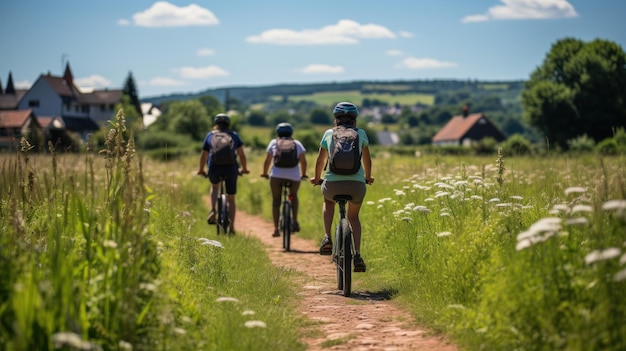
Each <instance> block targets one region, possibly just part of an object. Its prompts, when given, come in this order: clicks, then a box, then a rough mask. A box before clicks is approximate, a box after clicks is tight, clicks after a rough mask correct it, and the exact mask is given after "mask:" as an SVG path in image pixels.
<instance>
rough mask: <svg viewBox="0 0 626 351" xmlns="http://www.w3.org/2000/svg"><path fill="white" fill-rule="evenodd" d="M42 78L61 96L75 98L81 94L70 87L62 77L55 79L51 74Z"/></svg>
mask: <svg viewBox="0 0 626 351" xmlns="http://www.w3.org/2000/svg"><path fill="white" fill-rule="evenodd" d="M42 77H43V79H45V80H46V82H47V83H48V84H49V85H50V86H51V87H52V89H53V90H54V92H55V93H57V94H58V95H59V96H62V97H73V98H75V97H76V96H77V95H79V94H80V92H79V91H78V89H76V87H74V86H71V85H69V84H68V83H67V81H66V80H65V79H63V78H62V77H55V76H51V75H49V74H48V75H45V76H42Z"/></svg>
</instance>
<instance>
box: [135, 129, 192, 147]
mask: <svg viewBox="0 0 626 351" xmlns="http://www.w3.org/2000/svg"><path fill="white" fill-rule="evenodd" d="M136 139H137V140H136V144H135V145H136V147H137V149H140V150H154V149H161V148H177V147H186V146H188V145H189V144H190V143H193V144H197V142H194V141H191V140H190V139H189V137H188V136H186V135H182V134H174V133H171V132H165V131H145V132H141V133H139V134H138V135H137V138H136Z"/></svg>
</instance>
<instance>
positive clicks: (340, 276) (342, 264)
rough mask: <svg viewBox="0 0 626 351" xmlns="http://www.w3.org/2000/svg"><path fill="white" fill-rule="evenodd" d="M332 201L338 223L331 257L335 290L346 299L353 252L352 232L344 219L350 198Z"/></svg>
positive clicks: (350, 287) (350, 285)
mask: <svg viewBox="0 0 626 351" xmlns="http://www.w3.org/2000/svg"><path fill="white" fill-rule="evenodd" d="M333 199H334V200H335V201H336V202H337V204H338V205H339V223H338V224H337V229H336V231H335V245H333V253H332V255H333V256H332V257H333V262H334V263H335V265H336V266H337V288H338V289H339V290H343V296H346V297H348V296H350V293H351V289H352V258H353V257H354V254H355V251H354V239H353V237H352V230H351V229H350V223H349V222H348V218H347V217H346V204H347V202H348V201H349V200H351V199H352V197H351V196H348V195H336V196H335V197H334V198H333Z"/></svg>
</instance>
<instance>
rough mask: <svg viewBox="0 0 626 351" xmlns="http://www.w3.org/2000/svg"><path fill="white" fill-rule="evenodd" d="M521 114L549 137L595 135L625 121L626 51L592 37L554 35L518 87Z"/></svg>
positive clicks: (553, 140) (601, 135)
mask: <svg viewBox="0 0 626 351" xmlns="http://www.w3.org/2000/svg"><path fill="white" fill-rule="evenodd" d="M522 105H523V107H524V118H526V120H527V121H528V123H529V124H530V125H532V126H534V127H536V128H537V129H538V130H539V131H540V132H542V133H543V134H544V135H545V136H546V138H547V139H548V141H549V142H550V143H553V144H554V143H556V144H558V145H560V146H561V147H563V148H567V141H568V140H570V139H573V138H575V137H577V136H580V135H583V134H586V135H588V136H590V137H591V138H593V139H595V140H596V141H600V140H602V139H605V138H607V137H611V136H613V133H614V130H615V129H616V128H618V127H624V126H626V53H624V50H623V49H622V48H621V46H619V45H617V44H616V43H613V42H610V41H607V40H601V39H596V40H594V41H591V42H583V41H581V40H578V39H574V38H565V39H561V40H558V41H557V42H556V43H555V44H553V45H552V48H551V49H550V51H549V52H548V54H547V55H546V57H545V59H544V61H543V64H542V65H541V66H539V67H537V69H536V70H535V71H534V72H533V73H532V74H531V77H530V79H529V80H528V81H527V82H526V85H525V88H524V90H523V91H522Z"/></svg>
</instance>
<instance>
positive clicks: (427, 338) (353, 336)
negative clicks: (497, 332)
mask: <svg viewBox="0 0 626 351" xmlns="http://www.w3.org/2000/svg"><path fill="white" fill-rule="evenodd" d="M235 228H236V230H237V232H238V233H241V234H243V235H247V236H252V237H256V238H258V239H259V240H261V241H262V242H263V244H264V245H265V247H266V250H267V253H268V255H269V258H270V259H271V261H272V263H273V264H274V265H276V266H283V267H286V268H289V269H293V270H296V271H298V272H302V273H303V274H302V275H301V278H298V279H299V280H301V281H298V282H296V284H299V286H300V287H301V288H300V292H299V293H300V294H301V295H302V300H301V303H300V305H299V307H298V310H299V311H300V313H302V314H303V315H305V316H306V317H307V318H308V319H309V320H310V321H311V322H312V323H310V325H309V326H307V327H306V328H305V330H302V332H301V341H302V342H303V343H305V344H307V345H308V347H309V348H308V349H309V350H311V351H320V350H351V351H352V350H355V351H361V350H367V351H373V350H381V351H400V350H441V351H457V350H458V348H457V347H456V346H455V345H453V344H451V343H449V342H448V341H446V340H445V337H443V336H438V335H434V334H433V333H432V332H431V331H430V330H429V329H427V328H424V327H420V326H417V325H415V323H414V319H413V317H412V316H411V314H410V313H409V312H407V311H405V310H402V309H400V308H398V307H397V306H396V305H395V304H394V303H393V302H392V301H390V300H388V299H387V298H388V296H387V295H386V294H385V293H382V292H381V293H371V292H367V291H362V290H359V289H358V285H357V286H354V284H353V287H352V289H353V293H352V296H350V297H349V298H346V297H344V296H343V295H342V293H341V291H339V290H337V281H336V273H335V267H334V265H333V264H332V262H331V261H330V258H329V256H320V255H319V253H318V247H317V245H318V244H317V242H313V241H311V240H307V239H302V238H300V237H298V235H297V234H296V235H294V236H292V237H291V249H292V250H291V252H285V251H284V250H283V248H282V238H281V237H278V238H275V237H272V235H271V233H272V232H273V230H274V228H273V225H272V224H271V223H269V222H268V221H266V220H264V219H263V218H261V217H259V216H252V215H249V214H247V213H245V212H242V211H238V212H237V216H236V219H235ZM356 274H363V273H356ZM364 274H367V273H364Z"/></svg>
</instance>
